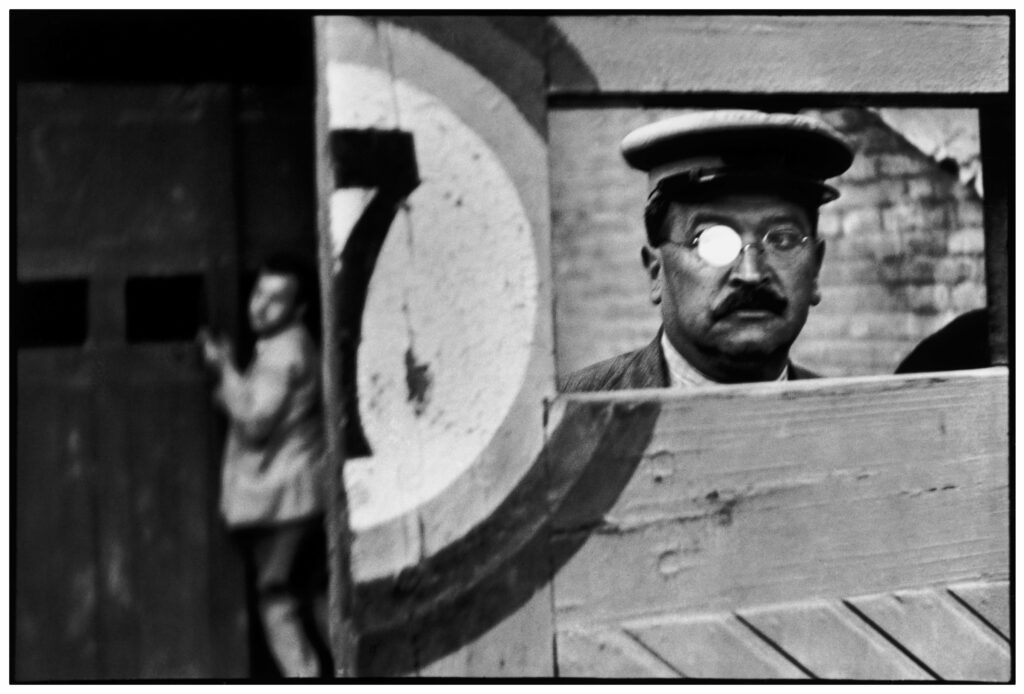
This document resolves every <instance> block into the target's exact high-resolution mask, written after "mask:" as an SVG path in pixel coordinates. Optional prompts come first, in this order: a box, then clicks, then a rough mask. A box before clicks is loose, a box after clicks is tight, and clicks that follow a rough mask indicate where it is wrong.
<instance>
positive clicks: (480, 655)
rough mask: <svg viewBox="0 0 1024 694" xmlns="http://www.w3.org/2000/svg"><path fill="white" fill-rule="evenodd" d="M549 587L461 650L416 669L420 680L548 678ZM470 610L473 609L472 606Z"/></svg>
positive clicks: (551, 637) (550, 623)
mask: <svg viewBox="0 0 1024 694" xmlns="http://www.w3.org/2000/svg"><path fill="white" fill-rule="evenodd" d="M551 602H552V598H551V586H550V585H547V586H544V587H543V588H541V589H540V590H539V591H537V592H536V593H535V594H534V595H533V597H532V598H530V600H529V601H528V602H527V603H526V604H525V605H524V606H523V607H521V608H519V609H518V610H516V611H515V612H513V613H512V614H511V615H510V616H509V617H507V618H505V619H504V620H502V621H500V622H499V623H498V624H497V625H496V626H494V627H493V628H491V629H489V630H488V631H486V632H485V633H484V634H483V635H482V636H480V637H478V638H476V639H473V641H472V645H471V646H467V647H464V648H460V649H458V650H456V651H454V652H452V653H450V654H448V655H445V656H442V657H441V658H438V659H437V660H434V661H432V662H427V663H424V664H423V665H422V666H421V667H420V669H419V675H420V676H421V677H550V676H551V675H552V673H553V671H554V667H553V662H552V661H553V655H552V647H553V644H552V640H553V636H552V628H551V627H552V622H553V616H552V614H551ZM469 609H473V607H472V606H471V607H470V608H469Z"/></svg>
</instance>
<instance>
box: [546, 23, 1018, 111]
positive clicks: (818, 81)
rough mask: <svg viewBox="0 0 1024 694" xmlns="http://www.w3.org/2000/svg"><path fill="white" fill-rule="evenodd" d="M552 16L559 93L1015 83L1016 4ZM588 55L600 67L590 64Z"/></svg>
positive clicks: (984, 87)
mask: <svg viewBox="0 0 1024 694" xmlns="http://www.w3.org/2000/svg"><path fill="white" fill-rule="evenodd" d="M553 22H554V25H555V27H556V28H557V30H558V31H557V32H552V36H551V42H552V43H551V55H550V58H549V70H550V73H551V87H550V92H551V93H552V94H593V93H599V92H620V93H621V92H629V93H635V92H647V93H656V94H660V93H664V92H677V93H695V92H718V93H722V92H726V93H729V92H732V93H754V94H765V93H786V92H811V93H832V94H836V93H869V94H898V93H901V92H903V93H912V94H986V93H999V92H1006V91H1007V89H1008V88H1009V60H1008V56H1009V33H1010V21H1009V17H1007V16H1005V15H1003V16H998V15H997V16H980V15H979V16H956V17H954V16H946V17H943V16H875V17H871V16H863V15H857V16H845V17H842V16H835V15H832V16H819V17H815V16H764V15H747V16H700V15H685V16H664V15H660V16H655V17H649V16H617V17H558V18H555V19H554V20H553ZM951 60H952V61H953V62H951ZM580 62H582V63H583V64H584V65H585V66H586V67H587V68H589V70H581V69H579V64H580Z"/></svg>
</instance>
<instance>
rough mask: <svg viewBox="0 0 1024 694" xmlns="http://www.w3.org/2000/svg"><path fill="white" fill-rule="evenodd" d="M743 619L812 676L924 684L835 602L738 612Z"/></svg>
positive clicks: (919, 672) (922, 675)
mask: <svg viewBox="0 0 1024 694" xmlns="http://www.w3.org/2000/svg"><path fill="white" fill-rule="evenodd" d="M740 615H741V616H742V617H743V619H744V621H746V622H747V623H748V624H750V625H752V626H753V627H755V628H756V629H757V631H758V632H760V633H761V634H763V635H764V636H766V637H767V638H769V639H771V641H772V642H773V643H774V644H775V645H776V646H778V647H779V648H781V649H782V650H784V651H785V652H786V653H788V654H789V655H790V656H791V657H793V658H795V659H796V660H798V661H799V662H800V663H801V664H802V665H804V666H805V667H806V668H807V669H808V670H810V671H811V672H813V673H814V676H815V677H819V678H822V679H848V680H930V679H933V678H932V677H931V676H930V675H929V674H928V672H927V671H925V670H924V669H922V668H921V667H919V666H917V665H916V664H915V663H914V662H913V661H912V660H910V658H908V657H907V656H906V655H905V654H904V653H902V652H901V651H900V650H899V649H897V648H896V647H895V646H893V645H892V644H891V643H889V642H888V641H886V640H885V639H884V638H882V636H880V635H879V634H878V633H877V632H876V631H874V630H873V629H871V628H870V627H869V626H868V625H867V624H865V623H864V622H863V621H862V620H860V619H858V618H857V617H856V615H854V614H853V613H852V612H850V611H849V610H848V609H846V608H845V607H844V606H843V605H842V604H841V603H839V602H837V601H824V600H818V601H811V602H806V603H800V604H798V605H782V606H780V605H773V606H771V607H765V608H755V609H752V610H741V611H740Z"/></svg>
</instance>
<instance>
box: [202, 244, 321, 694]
mask: <svg viewBox="0 0 1024 694" xmlns="http://www.w3.org/2000/svg"><path fill="white" fill-rule="evenodd" d="M309 274H310V273H308V272H307V271H306V268H305V266H304V264H303V262H302V261H301V259H298V258H296V257H293V256H289V255H284V254H279V255H274V256H271V257H269V258H267V260H266V261H265V262H264V263H263V265H262V267H261V268H260V271H259V276H258V279H257V281H256V285H255V287H254V288H253V291H252V295H251V297H250V299H249V322H250V325H251V326H252V330H253V332H254V333H255V334H256V338H257V340H256V347H255V355H254V357H253V360H252V363H251V365H250V366H249V368H248V369H246V370H245V371H244V372H242V373H240V372H239V371H238V370H237V369H236V367H235V365H234V358H233V349H232V346H231V344H230V343H229V342H227V341H226V340H215V339H213V338H212V337H210V335H209V334H208V333H206V332H205V331H204V332H203V334H202V335H201V336H200V339H201V342H202V347H203V356H204V359H205V361H206V363H207V365H208V366H209V367H210V368H211V369H212V370H213V371H214V372H215V374H216V375H217V376H218V377H219V383H218V387H217V390H216V393H215V400H216V402H217V403H218V404H219V405H220V406H221V407H222V408H223V409H224V411H225V412H226V413H227V416H228V419H229V420H230V429H229V432H228V438H227V444H226V447H225V450H224V462H223V476H222V489H221V504H220V507H221V513H222V515H223V516H224V519H225V521H226V522H227V525H228V526H229V528H231V529H232V530H233V531H234V535H235V537H236V538H237V539H238V541H239V542H240V543H241V545H242V547H243V550H244V551H245V552H246V553H247V555H248V557H249V559H250V561H251V562H252V563H253V564H254V566H255V573H256V588H257V601H258V605H259V611H260V618H261V620H262V622H263V626H264V631H265V633H266V636H267V641H268V644H269V646H270V650H271V652H272V654H273V656H274V658H275V660H276V661H277V664H278V667H279V668H280V670H281V673H282V674H283V675H285V676H286V677H315V676H317V675H318V674H320V673H319V666H318V661H317V655H316V651H315V649H314V647H313V642H312V640H311V639H310V637H309V635H308V634H307V631H306V629H305V628H304V625H303V619H302V615H303V612H304V611H306V612H308V611H309V610H312V612H313V617H314V621H315V623H316V625H317V628H319V629H320V630H321V636H322V637H323V638H325V639H326V628H325V620H326V600H325V588H326V559H325V552H324V542H325V540H324V530H323V509H324V503H323V499H322V494H323V491H322V490H323V488H324V483H323V476H324V464H325V463H324V433H323V422H322V417H321V400H320V368H319V357H318V353H317V348H316V346H315V344H314V343H313V340H312V338H311V337H310V335H309V333H308V332H307V330H306V329H305V327H304V326H303V323H302V319H303V316H304V314H305V311H306V307H307V304H308V296H309V294H308V292H309V289H310V286H309V285H310V282H309Z"/></svg>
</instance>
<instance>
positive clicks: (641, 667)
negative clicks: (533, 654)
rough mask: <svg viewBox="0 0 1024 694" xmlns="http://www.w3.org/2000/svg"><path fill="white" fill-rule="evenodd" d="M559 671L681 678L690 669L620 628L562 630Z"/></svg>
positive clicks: (565, 674)
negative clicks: (663, 655)
mask: <svg viewBox="0 0 1024 694" xmlns="http://www.w3.org/2000/svg"><path fill="white" fill-rule="evenodd" d="M558 675H559V676H560V677H598V678H631V679H632V678H647V677H651V678H679V677H684V676H687V673H684V672H683V671H681V670H679V669H678V668H676V666H675V664H674V663H670V662H668V661H667V660H666V659H665V658H664V657H662V655H661V654H658V653H655V652H653V651H652V649H651V648H650V647H649V646H647V644H644V643H642V642H638V640H637V639H635V638H631V637H630V636H629V635H628V634H627V633H625V632H623V631H619V630H617V629H596V630H591V631H574V630H571V629H570V630H568V631H565V632H561V633H559V634H558Z"/></svg>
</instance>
